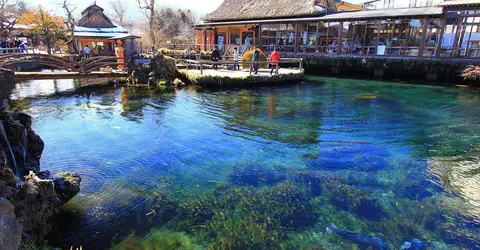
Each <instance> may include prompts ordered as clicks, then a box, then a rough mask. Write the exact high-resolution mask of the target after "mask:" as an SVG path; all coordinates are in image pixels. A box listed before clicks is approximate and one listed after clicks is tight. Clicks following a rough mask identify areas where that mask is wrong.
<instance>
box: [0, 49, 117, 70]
mask: <svg viewBox="0 0 480 250" xmlns="http://www.w3.org/2000/svg"><path fill="white" fill-rule="evenodd" d="M24 63H36V64H41V65H45V66H49V67H53V68H56V69H62V70H68V71H74V72H80V73H90V72H92V71H94V70H98V69H99V68H102V67H107V66H118V64H119V63H118V61H117V57H115V56H99V57H91V58H88V59H86V58H82V59H81V60H80V61H75V60H73V59H71V58H67V57H60V56H55V55H47V54H31V53H15V54H0V67H3V68H8V67H10V66H13V65H18V64H24Z"/></svg>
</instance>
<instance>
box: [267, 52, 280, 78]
mask: <svg viewBox="0 0 480 250" xmlns="http://www.w3.org/2000/svg"><path fill="white" fill-rule="evenodd" d="M280 60H281V58H280V52H278V50H277V48H275V49H273V53H272V55H271V56H270V59H269V61H270V62H271V63H272V70H271V71H270V75H272V74H273V70H275V74H277V75H278V62H279V61H280Z"/></svg>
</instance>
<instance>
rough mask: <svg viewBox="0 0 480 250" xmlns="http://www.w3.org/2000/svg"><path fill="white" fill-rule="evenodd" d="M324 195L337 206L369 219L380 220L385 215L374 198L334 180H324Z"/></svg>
mask: <svg viewBox="0 0 480 250" xmlns="http://www.w3.org/2000/svg"><path fill="white" fill-rule="evenodd" d="M323 187H324V189H325V190H328V193H326V195H327V196H328V197H329V199H330V201H331V202H332V203H333V204H334V205H335V206H337V207H339V208H341V209H344V210H347V211H350V212H354V213H356V214H357V215H359V216H361V217H363V218H366V219H369V220H376V221H378V220H381V219H382V218H384V217H385V216H386V214H385V212H384V211H383V208H382V207H381V206H380V204H379V203H378V202H377V201H376V199H374V198H371V197H369V196H368V195H366V194H365V193H363V192H362V191H360V190H359V189H356V188H354V187H352V186H350V185H347V184H343V183H340V182H337V181H334V180H329V181H326V182H324V186H323Z"/></svg>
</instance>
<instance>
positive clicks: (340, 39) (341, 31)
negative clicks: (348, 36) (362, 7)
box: [337, 21, 343, 55]
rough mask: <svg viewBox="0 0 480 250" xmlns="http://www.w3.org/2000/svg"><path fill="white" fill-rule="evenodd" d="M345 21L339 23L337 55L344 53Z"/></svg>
mask: <svg viewBox="0 0 480 250" xmlns="http://www.w3.org/2000/svg"><path fill="white" fill-rule="evenodd" d="M342 36H343V21H341V22H340V24H339V25H338V38H337V55H341V54H342Z"/></svg>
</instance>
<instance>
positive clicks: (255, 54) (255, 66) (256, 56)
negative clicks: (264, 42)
mask: <svg viewBox="0 0 480 250" xmlns="http://www.w3.org/2000/svg"><path fill="white" fill-rule="evenodd" d="M259 61H260V49H259V48H258V46H257V47H255V51H254V52H253V56H252V62H253V63H254V64H253V71H255V75H256V74H258V66H259V64H258V62H259Z"/></svg>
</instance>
